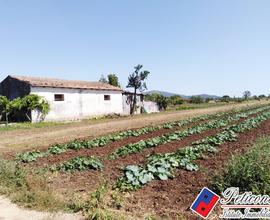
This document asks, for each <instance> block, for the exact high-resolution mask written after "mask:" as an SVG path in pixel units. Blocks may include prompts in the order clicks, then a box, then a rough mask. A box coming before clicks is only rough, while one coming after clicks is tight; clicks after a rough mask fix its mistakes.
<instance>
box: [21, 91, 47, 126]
mask: <svg viewBox="0 0 270 220" xmlns="http://www.w3.org/2000/svg"><path fill="white" fill-rule="evenodd" d="M20 110H24V111H25V114H26V117H27V118H28V120H29V121H31V115H30V114H31V112H32V111H34V110H36V111H38V113H39V115H40V118H41V119H44V117H45V115H47V114H48V113H49V111H50V105H49V103H48V102H47V101H46V100H45V99H43V98H42V97H41V96H38V95H35V94H31V95H27V96H25V97H23V98H21V104H20Z"/></svg>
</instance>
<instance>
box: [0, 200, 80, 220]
mask: <svg viewBox="0 0 270 220" xmlns="http://www.w3.org/2000/svg"><path fill="white" fill-rule="evenodd" d="M81 219H83V218H82V217H79V216H78V215H73V214H51V213H46V212H37V211H30V210H25V209H21V208H19V207H18V206H16V205H14V204H12V203H11V202H10V201H9V200H8V199H6V198H4V197H2V196H0V220H81Z"/></svg>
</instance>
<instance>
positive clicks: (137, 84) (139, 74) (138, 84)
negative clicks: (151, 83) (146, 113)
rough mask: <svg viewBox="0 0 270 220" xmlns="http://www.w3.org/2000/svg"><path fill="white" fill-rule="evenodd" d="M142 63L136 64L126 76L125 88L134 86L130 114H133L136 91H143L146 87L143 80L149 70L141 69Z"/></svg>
mask: <svg viewBox="0 0 270 220" xmlns="http://www.w3.org/2000/svg"><path fill="white" fill-rule="evenodd" d="M142 68H143V65H140V64H139V65H137V66H135V67H134V69H135V71H134V72H133V73H132V74H130V75H129V77H128V85H127V88H134V97H133V99H132V107H131V114H134V112H135V109H136V102H137V98H136V97H137V91H138V90H139V91H141V92H142V91H144V90H145V89H147V87H146V83H145V80H146V79H147V77H148V76H149V74H150V72H149V71H147V70H144V71H142V70H141V69H142Z"/></svg>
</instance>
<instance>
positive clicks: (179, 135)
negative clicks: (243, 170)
mask: <svg viewBox="0 0 270 220" xmlns="http://www.w3.org/2000/svg"><path fill="white" fill-rule="evenodd" d="M266 108H269V107H262V108H258V109H251V110H247V111H246V112H245V113H242V112H240V113H237V114H235V115H233V116H230V115H229V116H225V117H224V118H221V119H220V118H218V119H215V120H212V121H208V122H206V123H201V124H198V125H195V126H193V127H191V128H188V129H185V130H183V131H175V132H173V133H167V134H164V135H161V136H158V137H154V138H150V139H147V140H141V141H139V142H136V143H132V144H127V145H125V146H123V147H120V148H118V149H117V150H115V151H114V152H113V153H112V154H111V155H110V156H109V158H110V159H116V158H118V157H123V156H127V155H129V154H133V153H138V152H141V151H143V150H144V149H145V148H153V147H156V146H159V145H162V144H166V143H169V142H172V141H178V140H182V139H183V138H185V137H188V136H191V135H194V134H199V133H202V132H204V131H206V130H208V129H215V128H221V127H226V126H228V125H229V124H230V123H231V122H232V121H238V120H239V119H240V118H246V117H247V116H248V115H251V114H254V113H257V112H260V111H263V110H265V109H266ZM219 140H221V139H217V140H216V139H213V140H212V141H213V142H214V141H219Z"/></svg>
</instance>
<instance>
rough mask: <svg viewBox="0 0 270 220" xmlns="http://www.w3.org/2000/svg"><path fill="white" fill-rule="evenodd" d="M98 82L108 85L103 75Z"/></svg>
mask: <svg viewBox="0 0 270 220" xmlns="http://www.w3.org/2000/svg"><path fill="white" fill-rule="evenodd" d="M99 82H102V83H108V80H107V79H106V78H105V76H104V75H101V77H100V79H99Z"/></svg>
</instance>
